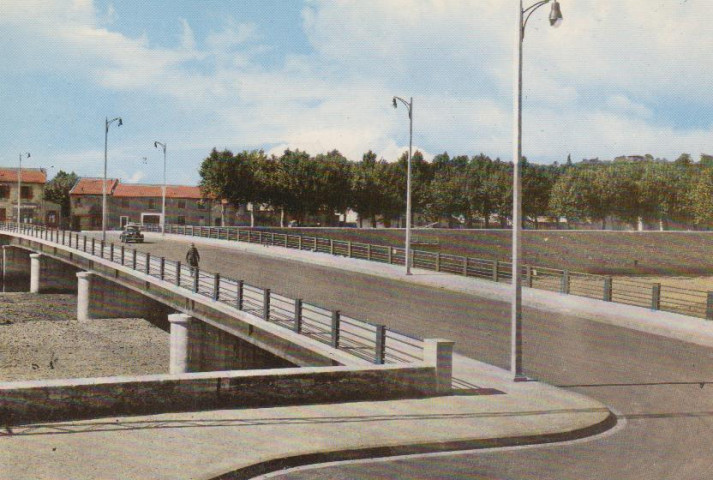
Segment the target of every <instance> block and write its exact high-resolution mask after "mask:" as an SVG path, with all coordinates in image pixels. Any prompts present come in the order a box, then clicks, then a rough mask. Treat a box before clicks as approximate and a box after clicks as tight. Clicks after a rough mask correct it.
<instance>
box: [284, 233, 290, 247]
mask: <svg viewBox="0 0 713 480" xmlns="http://www.w3.org/2000/svg"><path fill="white" fill-rule="evenodd" d="M287 236H288V235H287V234H285V248H287V246H288V244H289V242H288V241H287Z"/></svg>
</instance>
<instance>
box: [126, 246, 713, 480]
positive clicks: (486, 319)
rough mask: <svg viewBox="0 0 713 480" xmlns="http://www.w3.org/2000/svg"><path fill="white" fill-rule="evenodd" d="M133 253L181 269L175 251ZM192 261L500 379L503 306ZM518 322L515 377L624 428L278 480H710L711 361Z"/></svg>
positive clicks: (623, 338) (261, 261) (269, 265)
mask: <svg viewBox="0 0 713 480" xmlns="http://www.w3.org/2000/svg"><path fill="white" fill-rule="evenodd" d="M138 248H140V249H141V250H149V251H151V252H152V253H156V254H160V255H164V256H166V257H167V258H173V259H177V260H180V259H181V257H182V256H183V255H184V254H185V249H186V244H185V243H181V242H176V241H157V242H156V243H147V244H144V245H140V246H139V247H138ZM200 250H201V256H202V261H201V267H202V268H205V269H206V270H210V271H219V272H220V273H221V274H223V275H227V276H231V277H233V278H243V279H244V280H245V281H247V282H249V283H252V284H254V285H257V286H264V287H270V288H272V290H273V291H274V292H276V293H282V294H286V295H289V296H293V297H295V296H296V297H302V298H303V299H304V300H305V301H309V302H314V303H316V304H319V305H322V306H324V307H327V308H337V309H340V310H342V311H343V312H344V313H346V314H348V315H353V316H355V317H356V318H366V319H370V320H373V321H379V322H383V323H385V324H386V325H388V326H390V327H392V328H396V329H399V330H403V331H405V332H408V333H412V334H416V335H419V336H429V337H444V338H451V339H454V340H456V341H457V344H456V345H457V348H456V349H457V351H458V352H460V353H463V354H465V355H467V356H470V357H473V358H476V359H479V360H483V361H486V362H488V363H492V364H495V365H498V366H501V367H507V362H508V359H509V357H508V348H509V337H508V336H509V305H508V304H505V303H502V302H498V301H491V300H486V299H482V298H475V297H472V296H468V295H464V294H459V293H452V292H445V291H443V290H438V289H430V288H425V287H420V286H414V285H411V284H406V283H403V282H399V281H392V280H387V279H381V278H376V277H371V276H366V275H363V274H357V273H350V272H345V271H337V270H333V269H329V268H324V267H319V266H310V265H306V264H304V263H299V262H294V261H282V260H279V259H274V258H267V257H262V256H255V255H251V254H247V253H243V252H238V251H235V250H231V249H223V248H219V247H213V246H207V245H204V246H201V248H200ZM642 314H643V315H645V314H646V311H645V310H642ZM524 318H525V324H524V325H525V330H524V363H525V369H526V372H527V373H528V374H529V375H531V376H532V377H535V378H537V379H541V380H544V381H546V382H548V383H551V384H554V385H560V386H564V387H565V388H571V389H572V390H575V391H577V392H581V393H584V394H587V395H590V396H592V397H593V398H595V399H597V400H599V401H601V402H603V403H605V404H607V405H608V406H610V407H611V408H613V409H614V410H615V411H617V412H619V413H620V414H621V419H620V422H622V423H623V424H625V426H624V428H621V429H618V430H616V431H615V432H614V433H612V434H609V435H604V436H602V437H599V438H595V439H590V440H588V441H584V442H578V443H574V444H564V445H550V446H537V447H529V448H522V449H508V450H495V451H484V452H473V453H467V454H463V453H461V454H453V455H440V456H429V457H423V458H408V459H403V460H391V461H388V462H373V463H357V464H351V465H339V466H331V467H325V468H319V469H311V470H305V471H298V472H292V473H286V474H283V475H281V476H279V477H278V478H280V479H283V480H284V479H289V480H295V479H358V478H368V479H382V478H383V479H391V478H409V479H432V478H454V479H455V478H458V479H538V480H539V479H597V480H604V479H607V480H609V479H646V480H656V479H676V480H680V479H706V478H713V473H711V472H713V446H712V445H713V350H711V349H708V348H705V347H700V346H696V345H692V344H688V343H684V342H680V341H677V340H671V339H667V338H664V337H659V336H654V335H648V334H643V333H641V332H635V331H632V330H628V329H623V328H620V327H615V326H611V325H605V324H601V323H598V322H593V321H589V320H582V319H577V318H572V317H571V316H568V315H561V314H553V313H550V312H539V311H535V310H532V309H525V311H524Z"/></svg>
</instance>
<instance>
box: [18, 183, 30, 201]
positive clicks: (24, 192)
mask: <svg viewBox="0 0 713 480" xmlns="http://www.w3.org/2000/svg"><path fill="white" fill-rule="evenodd" d="M20 197H21V198H23V199H25V200H30V199H31V198H32V187H26V186H23V187H22V188H21V190H20Z"/></svg>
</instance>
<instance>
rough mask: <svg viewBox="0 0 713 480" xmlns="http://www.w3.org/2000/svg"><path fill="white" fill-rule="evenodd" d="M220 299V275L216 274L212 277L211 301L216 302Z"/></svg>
mask: <svg viewBox="0 0 713 480" xmlns="http://www.w3.org/2000/svg"><path fill="white" fill-rule="evenodd" d="M219 299H220V273H216V274H215V276H214V277H213V300H214V301H216V302H217V301H218V300H219Z"/></svg>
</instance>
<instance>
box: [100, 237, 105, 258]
mask: <svg viewBox="0 0 713 480" xmlns="http://www.w3.org/2000/svg"><path fill="white" fill-rule="evenodd" d="M99 248H100V251H99V257H100V258H104V240H101V241H100V242H99Z"/></svg>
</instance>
